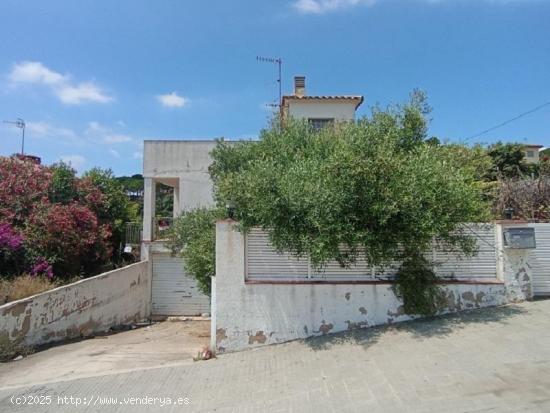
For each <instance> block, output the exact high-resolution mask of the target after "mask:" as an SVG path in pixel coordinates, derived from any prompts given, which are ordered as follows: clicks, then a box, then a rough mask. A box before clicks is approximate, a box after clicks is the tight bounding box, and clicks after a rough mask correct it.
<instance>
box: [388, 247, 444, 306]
mask: <svg viewBox="0 0 550 413" xmlns="http://www.w3.org/2000/svg"><path fill="white" fill-rule="evenodd" d="M436 282H437V276H436V275H435V272H434V270H433V266H432V264H431V263H429V262H428V261H427V260H426V259H425V258H424V257H423V256H422V255H420V254H416V253H411V255H410V256H408V257H407V258H405V260H404V261H403V263H402V264H401V266H400V268H399V270H398V272H397V283H396V284H395V287H394V291H395V295H396V296H397V297H398V298H401V299H402V300H403V309H404V311H405V313H406V314H420V315H434V314H435V313H437V310H438V309H439V307H440V303H441V301H442V298H443V290H442V289H441V288H440V287H439V286H438V285H437V283H436Z"/></svg>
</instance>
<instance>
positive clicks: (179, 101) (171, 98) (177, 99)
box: [157, 92, 189, 108]
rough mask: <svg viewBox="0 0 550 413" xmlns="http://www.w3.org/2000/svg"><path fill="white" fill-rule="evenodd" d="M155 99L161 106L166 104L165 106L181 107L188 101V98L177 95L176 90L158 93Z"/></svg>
mask: <svg viewBox="0 0 550 413" xmlns="http://www.w3.org/2000/svg"><path fill="white" fill-rule="evenodd" d="M157 100H158V101H159V102H160V103H161V105H162V106H166V107H167V108H181V107H183V106H185V105H187V104H188V103H189V99H188V98H185V97H183V96H179V95H178V94H177V93H176V92H172V93H168V94H166V95H158V96H157Z"/></svg>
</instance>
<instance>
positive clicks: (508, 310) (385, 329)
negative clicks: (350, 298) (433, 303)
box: [304, 304, 527, 350]
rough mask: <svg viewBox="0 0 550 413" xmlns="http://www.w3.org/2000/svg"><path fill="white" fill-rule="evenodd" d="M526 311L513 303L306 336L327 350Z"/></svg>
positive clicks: (501, 319) (441, 331)
mask: <svg viewBox="0 0 550 413" xmlns="http://www.w3.org/2000/svg"><path fill="white" fill-rule="evenodd" d="M525 313H527V310H526V309H525V308H523V307H520V306H518V305H513V304H510V305H506V306H502V307H492V308H483V309H476V310H469V311H463V312H459V313H454V314H446V315H442V316H435V317H427V318H422V319H418V320H412V321H404V322H401V323H396V324H391V325H383V326H375V327H369V328H364V329H358V330H352V331H348V332H343V333H334V334H327V335H324V336H320V337H312V338H309V339H306V340H305V341H304V343H305V344H306V345H307V346H309V347H310V348H311V349H313V350H327V349H329V348H331V347H332V346H334V345H338V344H345V343H352V344H359V345H362V346H363V347H365V348H367V347H369V346H371V345H373V344H375V343H376V342H377V341H378V339H379V338H380V337H381V336H382V335H384V334H387V333H391V332H396V331H405V332H408V333H410V334H411V335H412V336H413V337H414V338H418V339H421V338H429V337H436V336H447V335H449V334H451V333H453V332H456V331H458V330H460V329H462V328H465V327H467V326H469V325H472V324H490V323H502V324H506V323H507V321H506V320H508V319H510V318H511V317H516V316H519V315H522V314H525Z"/></svg>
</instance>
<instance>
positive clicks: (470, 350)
mask: <svg viewBox="0 0 550 413" xmlns="http://www.w3.org/2000/svg"><path fill="white" fill-rule="evenodd" d="M138 360H141V358H138ZM10 366H11V368H12V369H13V370H14V372H15V371H18V370H19V369H20V368H23V364H17V363H16V364H11V365H10ZM18 374H21V373H20V372H18ZM8 381H9V380H8ZM29 395H31V396H39V397H38V398H33V399H30V400H36V401H41V402H42V403H43V404H41V405H39V406H36V405H34V406H29V405H28V404H23V403H28V400H29V398H28V396H29ZM71 397H72V398H71ZM13 403H20V404H19V405H18V406H16V405H14V404H13ZM0 411H25V412H26V411H33V412H34V411H36V412H42V411H43V412H46V411H55V412H79V411H93V412H114V411H117V412H135V411H152V412H153V411H154V412H172V411H178V412H181V411H184V412H185V411H188V412H213V411H216V412H262V411H265V412H361V413H363V412H369V413H370V412H384V413H388V412H445V413H451V412H491V413H493V412H549V411H550V301H535V302H529V303H522V304H517V305H510V306H506V307H501V308H495V309H485V310H476V311H472V312H468V313H462V314H459V315H452V316H446V317H441V318H436V319H432V320H420V321H414V322H409V323H403V324H400V325H394V326H389V327H383V328H372V329H367V330H361V331H356V332H354V333H351V334H339V335H331V336H324V337H319V338H315V339H310V340H300V341H295V342H292V343H287V344H282V345H276V346H270V347H263V348H258V349H255V350H251V351H245V352H240V353H232V354H224V355H221V356H219V358H218V359H215V360H210V361H201V362H195V363H187V364H182V365H178V366H170V367H159V368H155V369H151V368H149V369H139V366H136V369H135V370H134V371H132V372H129V373H120V374H106V375H100V376H99V375H98V376H95V377H88V378H78V379H72V380H66V381H62V382H56V381H55V380H52V381H51V382H49V383H47V384H42V385H35V386H23V387H19V388H16V389H3V390H0Z"/></svg>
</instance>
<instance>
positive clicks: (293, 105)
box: [281, 76, 363, 128]
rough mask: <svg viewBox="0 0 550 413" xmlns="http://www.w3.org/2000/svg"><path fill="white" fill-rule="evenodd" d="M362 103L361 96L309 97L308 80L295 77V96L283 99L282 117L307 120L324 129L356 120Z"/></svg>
mask: <svg viewBox="0 0 550 413" xmlns="http://www.w3.org/2000/svg"><path fill="white" fill-rule="evenodd" d="M361 103H363V96H361V95H333V96H327V95H322V96H310V95H307V94H306V78H305V77H304V76H295V77H294V94H292V95H285V96H283V98H282V102H281V116H282V117H283V119H284V118H288V117H292V118H294V119H307V120H308V121H309V122H310V123H311V124H312V125H313V126H314V127H315V128H322V127H323V126H325V125H327V124H330V123H333V122H334V121H351V120H354V119H355V111H356V110H357V108H358V107H359V106H360V105H361Z"/></svg>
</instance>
